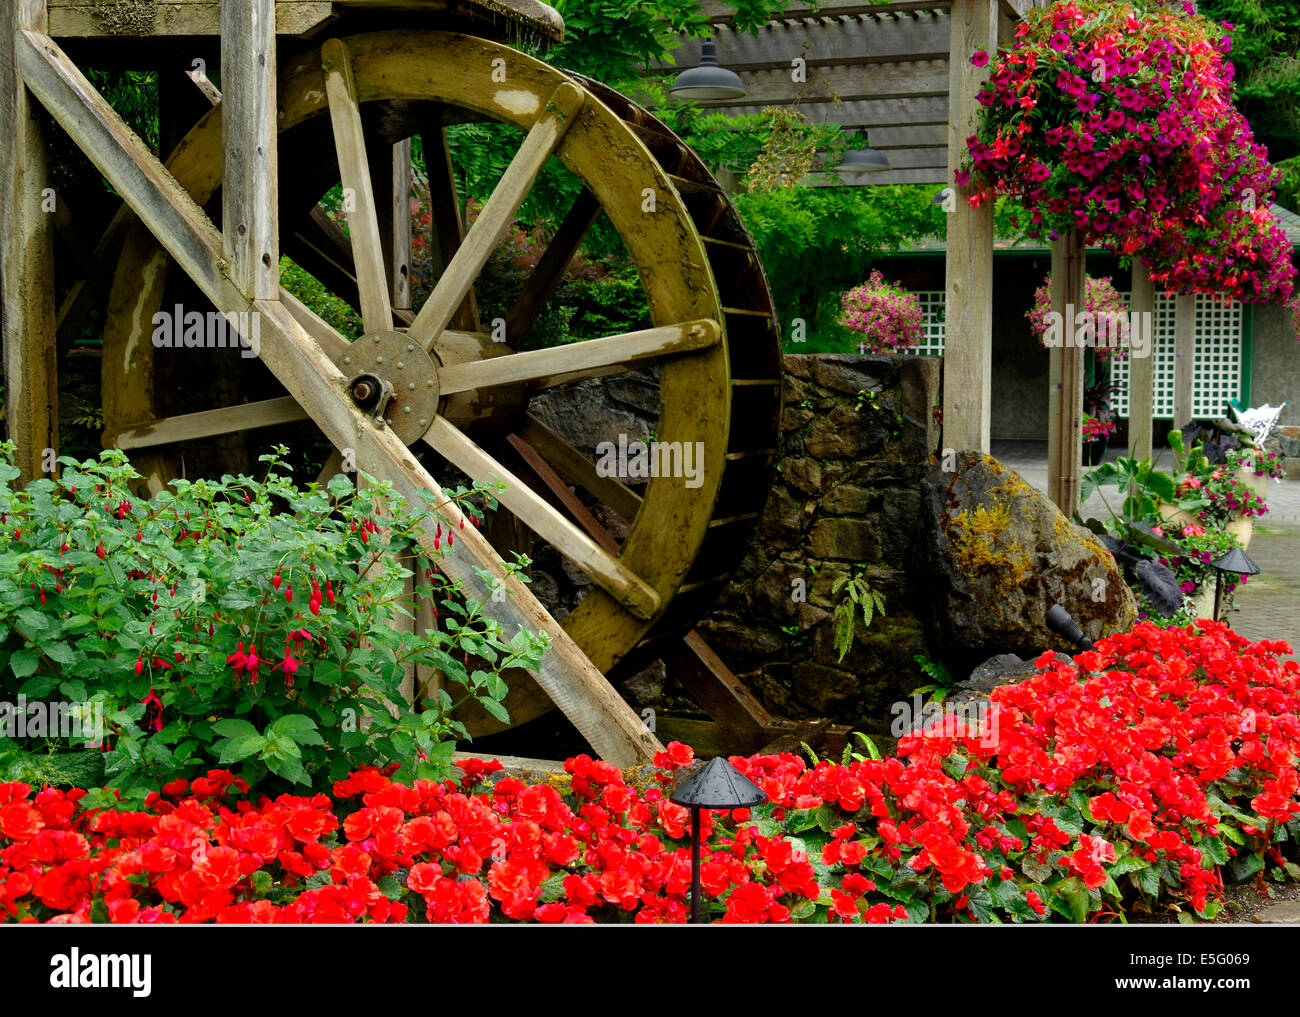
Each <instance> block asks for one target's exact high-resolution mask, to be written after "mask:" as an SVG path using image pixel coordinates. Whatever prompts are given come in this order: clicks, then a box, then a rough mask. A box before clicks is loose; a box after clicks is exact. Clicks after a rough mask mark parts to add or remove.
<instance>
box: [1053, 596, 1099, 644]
mask: <svg viewBox="0 0 1300 1017" xmlns="http://www.w3.org/2000/svg"><path fill="white" fill-rule="evenodd" d="M1047 627H1048V628H1049V629H1051V630H1052V631H1053V632H1055V633H1056V634H1057V635H1058V636H1060V637H1061V638H1062V639H1068V640H1069V641H1070V642H1072V643H1074V645H1075V646H1077V647H1078V648H1079V649H1080V650H1091V649H1092V640H1091V639H1089V638H1088V637H1087V636H1085V635H1084V634H1083V629H1081V628H1079V623H1078V622H1077V621H1075V620H1074V618H1073V617H1072V616H1071V615H1070V612H1069V611H1067V610H1066V609H1065V608H1063V607H1062V606H1061V605H1060V604H1053V605H1052V606H1051V607H1050V608H1049V609H1048V611H1047Z"/></svg>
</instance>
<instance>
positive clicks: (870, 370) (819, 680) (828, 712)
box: [670, 355, 942, 735]
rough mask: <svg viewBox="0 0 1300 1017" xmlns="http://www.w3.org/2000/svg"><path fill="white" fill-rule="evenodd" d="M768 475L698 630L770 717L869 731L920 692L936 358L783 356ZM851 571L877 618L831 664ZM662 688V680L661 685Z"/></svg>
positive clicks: (935, 438) (882, 726) (881, 728)
mask: <svg viewBox="0 0 1300 1017" xmlns="http://www.w3.org/2000/svg"><path fill="white" fill-rule="evenodd" d="M784 368H785V393H784V404H785V418H784V421H783V425H784V431H783V435H782V443H781V448H780V450H779V454H778V462H777V470H778V472H777V474H776V476H775V478H774V484H773V488H772V492H771V494H770V496H769V498H768V501H767V505H766V507H765V509H764V513H763V517H762V520H761V522H760V525H759V529H758V531H757V533H756V534H755V537H754V540H753V543H752V545H751V549H750V553H749V555H748V556H747V557H746V559H745V561H744V562H743V563H742V565H741V568H740V570H739V571H738V572H737V574H736V576H735V578H734V579H733V581H732V583H731V585H730V586H729V587H728V589H727V590H726V592H725V593H724V595H723V597H722V598H721V600H720V601H719V603H718V605H717V607H716V609H715V610H714V611H713V612H712V614H710V615H709V617H708V618H706V619H705V620H704V621H703V622H701V624H700V625H699V626H698V628H699V631H700V632H701V633H702V634H703V635H704V637H705V639H706V640H707V641H708V642H709V644H710V645H711V646H712V647H713V648H714V649H715V650H716V651H717V652H718V654H719V655H720V656H721V657H722V659H723V660H724V661H726V663H727V665H728V666H729V667H730V668H731V669H732V670H733V671H735V672H736V673H737V674H738V675H739V676H740V677H741V679H742V680H743V681H745V683H746V684H747V685H748V686H749V688H750V689H751V690H752V691H753V692H754V693H755V695H757V696H758V697H759V698H760V699H761V700H762V701H763V702H764V704H765V705H766V706H767V707H768V708H769V709H770V710H772V711H773V712H776V713H778V714H782V715H785V716H789V717H794V718H799V717H811V716H830V717H834V718H835V719H837V720H840V721H843V722H845V723H852V724H854V725H855V727H857V728H858V729H859V730H863V731H866V732H868V733H875V734H877V735H879V734H882V733H884V732H885V730H886V729H887V727H888V720H889V706H890V704H891V703H893V702H896V701H898V700H900V699H902V698H904V697H905V696H906V695H907V694H908V693H910V692H911V690H912V689H914V688H916V687H917V686H919V685H923V684H925V683H926V681H927V679H926V678H925V676H924V674H923V672H922V671H921V670H920V668H919V666H918V665H917V663H916V662H915V660H914V659H913V657H914V655H916V654H925V653H926V637H925V631H924V627H923V625H922V622H921V620H920V615H921V611H920V610H919V609H920V608H921V606H922V605H919V604H917V603H916V601H915V598H916V597H917V596H918V584H917V583H916V582H915V574H916V572H917V571H918V570H919V569H921V568H922V567H923V562H924V560H925V555H926V550H925V547H926V544H925V533H924V513H923V511H922V500H921V499H922V489H923V486H924V485H923V479H924V477H925V474H926V471H927V469H928V459H929V456H930V455H931V453H932V452H934V451H935V450H936V449H937V447H938V443H939V427H938V424H937V423H936V421H935V416H934V409H935V404H936V403H937V402H938V399H939V381H940V372H941V370H942V361H940V360H938V359H935V358H929V357H918V358H901V357H861V356H852V355H821V356H787V357H785V358H784ZM852 574H860V575H865V576H866V577H867V581H868V583H869V585H870V587H871V589H872V590H875V591H879V592H880V593H882V594H883V595H884V597H885V603H886V613H885V615H884V616H883V617H879V616H878V617H876V618H875V619H874V620H873V621H872V623H871V626H870V628H869V629H863V628H862V627H861V626H859V627H858V633H857V636H858V637H857V639H856V640H855V641H854V644H853V647H852V649H851V650H850V651H849V653H848V654H847V656H845V658H844V660H843V661H840V660H839V654H838V652H837V651H836V649H835V646H834V639H833V622H832V612H833V610H834V607H835V605H836V604H837V603H839V602H840V601H842V600H843V599H844V592H843V590H840V591H839V592H838V593H832V589H833V588H834V586H835V582H836V580H837V579H840V578H842V577H847V576H850V575H852ZM670 686H671V676H670Z"/></svg>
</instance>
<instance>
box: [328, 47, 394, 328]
mask: <svg viewBox="0 0 1300 1017" xmlns="http://www.w3.org/2000/svg"><path fill="white" fill-rule="evenodd" d="M321 66H322V67H323V69H324V71H325V92H326V94H327V96H328V97H329V107H330V123H331V124H332V126H333V128H334V148H335V151H336V152H337V153H338V160H339V169H340V171H341V173H342V177H343V193H344V198H345V205H344V209H345V214H346V215H347V219H348V231H349V235H350V237H351V240H352V261H353V268H354V271H355V272H356V277H357V288H358V289H359V291H360V296H361V317H362V320H363V321H364V322H365V326H366V331H367V332H382V331H385V330H388V329H391V328H392V327H393V309H392V302H391V301H390V299H389V283H388V278H387V272H386V270H385V265H384V247H383V242H382V240H381V239H380V234H379V215H378V212H377V210H376V207H375V192H374V188H373V186H372V184H371V179H370V161H369V159H368V157H367V154H366V142H365V135H364V133H363V131H362V127H361V106H360V103H359V102H358V101H357V89H356V83H355V81H354V80H353V78H352V64H351V57H350V56H349V54H348V48H347V46H346V45H345V44H344V43H343V41H342V40H340V39H330V40H329V41H327V42H326V43H325V45H323V46H322V47H321Z"/></svg>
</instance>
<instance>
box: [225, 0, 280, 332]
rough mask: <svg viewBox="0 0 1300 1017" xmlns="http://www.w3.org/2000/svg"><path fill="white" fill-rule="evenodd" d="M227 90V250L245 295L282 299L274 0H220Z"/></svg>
mask: <svg viewBox="0 0 1300 1017" xmlns="http://www.w3.org/2000/svg"><path fill="white" fill-rule="evenodd" d="M221 90H222V101H221V132H222V138H223V142H224V146H225V167H224V169H223V172H222V178H221V180H222V186H221V222H222V233H223V238H222V239H223V244H222V247H223V251H224V253H225V255H226V257H227V258H228V259H229V260H230V263H231V267H232V272H231V275H232V277H233V278H234V280H235V283H236V284H237V285H238V286H239V288H240V289H241V290H243V291H244V292H245V293H246V294H248V295H249V296H250V297H251V298H252V299H254V300H277V299H279V296H280V240H279V227H278V225H277V222H276V219H277V203H278V201H279V195H278V190H279V188H278V182H277V174H278V172H279V167H278V159H277V156H276V122H275V0H221ZM222 310H224V308H222Z"/></svg>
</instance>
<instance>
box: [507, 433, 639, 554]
mask: <svg viewBox="0 0 1300 1017" xmlns="http://www.w3.org/2000/svg"><path fill="white" fill-rule="evenodd" d="M506 441H508V442H509V443H510V447H511V448H513V449H514V450H515V452H516V453H517V454H518V455H519V457H520V458H521V459H522V460H523V461H524V462H525V463H526V464H527V465H528V468H529V469H530V470H532V471H533V473H535V474H536V475H537V479H538V480H540V481H541V482H542V483H543V484H544V485H546V489H547V490H548V491H549V492H550V493H551V495H552V496H553V497H554V498H555V499H556V500H557V501H558V502H559V503H560V504H561V505H563V506H564V508H565V509H566V510H567V511H568V513H569V515H571V516H572V517H573V519H574V521H575V522H577V524H578V525H579V526H581V527H582V528H583V529H584V530H586V531H587V535H588V536H589V537H591V539H592V540H594V541H595V542H596V543H597V544H599V545H600V546H601V547H603V548H604V549H605V550H606V551H608V552H609V553H610V554H618V541H616V540H615V539H614V537H613V536H612V535H611V534H610V532H609V530H607V529H605V527H603V526H602V525H601V524H600V522H599V521H598V520H597V519H596V517H595V516H593V515H592V514H591V510H590V509H589V508H587V506H586V505H584V504H583V503H582V499H580V498H579V497H578V496H577V495H576V494H574V493H573V492H572V491H570V490H569V486H568V485H567V484H566V483H565V482H564V478H563V477H561V476H560V475H559V474H558V473H557V472H556V471H555V470H554V469H552V468H551V465H550V463H548V462H547V461H546V460H545V459H543V458H542V457H541V456H540V455H539V454H538V452H537V450H536V449H535V448H533V447H532V446H531V445H530V444H528V442H526V441H524V439H523V438H521V437H520V436H519V435H517V434H511V435H508V436H507V437H506Z"/></svg>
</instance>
